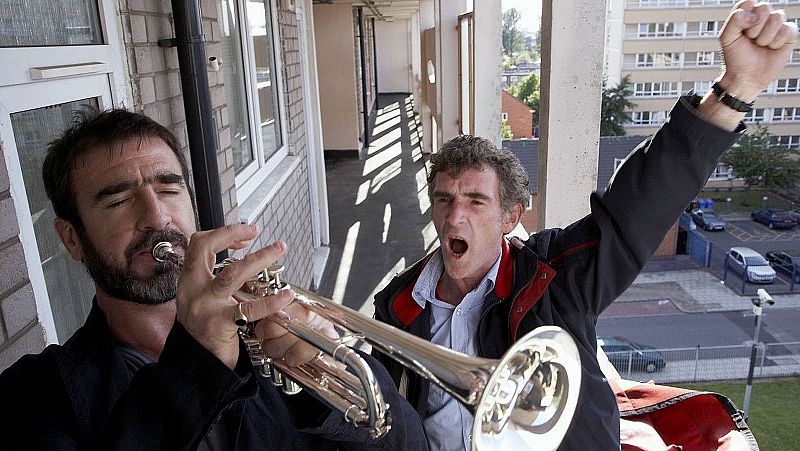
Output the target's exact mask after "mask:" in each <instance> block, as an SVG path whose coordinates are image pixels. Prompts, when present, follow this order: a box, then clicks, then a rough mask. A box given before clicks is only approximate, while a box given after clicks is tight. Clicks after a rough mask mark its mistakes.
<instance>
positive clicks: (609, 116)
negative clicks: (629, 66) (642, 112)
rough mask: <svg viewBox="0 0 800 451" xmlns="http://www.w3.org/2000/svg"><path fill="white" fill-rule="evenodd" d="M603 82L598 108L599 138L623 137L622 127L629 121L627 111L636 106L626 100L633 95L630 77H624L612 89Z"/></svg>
mask: <svg viewBox="0 0 800 451" xmlns="http://www.w3.org/2000/svg"><path fill="white" fill-rule="evenodd" d="M606 85H607V80H604V81H603V100H602V104H601V107H600V136H624V135H625V129H624V128H623V125H624V124H625V123H627V122H630V121H631V118H630V116H628V113H627V110H629V109H630V108H632V107H634V106H636V105H635V104H634V103H633V102H631V101H630V100H628V97H630V96H631V95H632V94H633V91H632V90H631V77H630V75H626V76H625V77H624V78H623V79H622V80H620V82H619V84H618V85H617V86H616V87H614V88H609V87H608V86H606Z"/></svg>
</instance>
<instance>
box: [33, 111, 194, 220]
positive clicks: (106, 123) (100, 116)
mask: <svg viewBox="0 0 800 451" xmlns="http://www.w3.org/2000/svg"><path fill="white" fill-rule="evenodd" d="M147 138H158V139H161V140H162V141H164V143H166V144H167V145H168V146H169V148H170V149H172V152H173V153H174V154H175V157H176V158H177V159H178V162H179V163H180V165H181V175H182V176H183V179H184V181H185V182H186V184H187V187H189V168H188V166H187V164H186V158H184V156H183V154H182V153H181V152H180V149H179V148H178V142H177V140H176V139H175V136H174V135H173V134H172V133H171V132H170V131H169V130H167V129H166V128H165V127H164V126H163V125H161V124H159V123H158V122H156V121H154V120H153V119H150V118H149V117H147V116H145V115H143V114H139V113H134V112H131V111H127V110H124V109H111V110H105V111H99V110H96V109H87V110H82V111H78V112H76V113H75V119H74V121H73V124H72V126H71V127H70V128H68V129H66V130H65V131H64V133H62V134H61V136H60V137H59V138H57V139H55V140H53V141H52V142H51V143H50V144H49V145H48V146H47V156H46V157H45V159H44V163H43V164H42V179H43V180H44V189H45V192H46V193H47V197H48V198H49V199H50V202H51V203H52V204H53V210H54V211H55V213H56V216H57V217H59V218H62V219H65V220H67V221H69V222H70V223H72V224H73V225H74V226H76V227H82V225H83V224H82V222H81V219H80V217H79V216H78V208H77V205H76V203H75V193H74V192H73V191H72V170H73V169H74V168H75V163H76V161H77V159H78V157H80V156H82V155H85V154H86V153H88V152H89V151H90V150H93V149H96V148H98V147H105V148H106V149H107V151H108V152H109V153H111V152H112V151H113V149H114V148H115V147H116V146H117V145H120V144H122V143H123V142H125V141H128V140H130V139H138V140H139V143H141V142H142V141H143V140H145V139H147ZM188 190H189V197H190V198H191V201H192V206H194V193H193V192H192V190H191V187H189V188H188Z"/></svg>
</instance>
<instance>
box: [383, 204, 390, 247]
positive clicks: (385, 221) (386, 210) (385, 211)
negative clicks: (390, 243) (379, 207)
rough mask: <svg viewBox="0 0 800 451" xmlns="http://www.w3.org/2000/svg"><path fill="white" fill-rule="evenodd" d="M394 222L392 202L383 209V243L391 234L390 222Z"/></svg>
mask: <svg viewBox="0 0 800 451" xmlns="http://www.w3.org/2000/svg"><path fill="white" fill-rule="evenodd" d="M391 223H392V204H386V207H385V208H384V209H383V237H382V241H381V242H382V243H384V244H385V243H386V238H387V237H388V236H389V224H391Z"/></svg>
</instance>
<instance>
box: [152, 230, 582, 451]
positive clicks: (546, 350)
mask: <svg viewBox="0 0 800 451" xmlns="http://www.w3.org/2000/svg"><path fill="white" fill-rule="evenodd" d="M153 257H154V258H155V259H156V260H158V261H172V262H173V263H175V264H178V265H182V263H183V257H182V256H180V255H179V254H177V253H175V252H174V251H173V249H172V244H171V243H168V242H161V243H158V244H157V245H156V246H155V247H154V248H153ZM225 264H226V263H225V262H223V263H222V264H220V265H218V266H224V265H225ZM283 272H284V267H283V266H281V265H273V266H271V267H269V268H266V269H265V270H264V271H262V272H260V273H259V274H258V275H256V277H254V278H253V279H251V280H249V281H248V282H246V283H245V284H244V286H242V287H241V288H240V289H239V290H238V291H237V292H236V293H234V295H233V297H234V299H236V300H237V301H238V302H251V301H254V300H257V299H259V298H261V297H264V296H265V295H268V294H271V293H275V292H276V290H282V289H285V288H288V287H289V284H287V283H286V282H285V281H284V280H283ZM291 288H292V290H293V291H294V292H295V298H294V300H293V302H297V303H299V304H302V305H303V306H304V307H305V308H307V309H308V310H310V311H312V312H314V313H316V314H318V315H320V316H322V318H324V319H325V320H327V321H329V322H330V323H332V324H334V325H335V326H336V327H337V328H339V329H340V330H342V331H344V334H343V336H342V337H339V338H330V337H328V336H327V335H325V334H323V333H322V332H320V331H318V330H315V329H313V328H311V327H309V326H308V325H306V324H305V323H304V322H302V321H299V320H297V319H295V318H292V317H290V316H289V315H288V314H286V313H285V312H279V313H278V314H276V315H273V316H270V317H268V318H265V319H269V320H270V321H274V322H276V323H277V324H279V325H281V326H282V327H285V328H286V329H287V330H289V332H291V333H292V334H294V335H295V336H297V337H298V338H300V339H302V340H304V341H306V342H307V343H309V344H311V345H313V346H315V347H316V348H318V349H319V350H320V354H319V355H318V357H317V358H315V359H313V360H311V361H310V362H307V363H305V364H302V365H299V366H297V367H291V366H288V365H286V364H285V363H283V362H282V361H281V360H279V359H271V358H270V357H269V356H267V355H265V354H264V352H263V350H262V348H261V341H260V340H259V339H258V338H257V337H256V336H255V332H254V323H246V324H245V325H243V326H240V328H239V334H240V336H241V337H242V339H243V341H244V343H245V345H246V347H247V350H248V353H249V355H250V360H251V362H252V363H253V365H254V366H255V367H256V368H257V369H258V371H259V373H260V374H261V375H262V376H264V377H267V378H269V379H270V380H271V381H272V383H273V384H275V385H277V386H280V387H281V389H282V390H283V391H284V392H285V393H287V394H293V393H297V392H299V391H300V390H301V387H302V388H305V389H307V390H308V391H309V392H311V393H312V394H313V395H315V396H317V397H318V398H319V399H321V400H322V401H323V402H325V403H327V404H328V405H329V406H331V408H334V409H336V410H338V411H340V412H342V413H343V415H344V418H345V419H346V420H347V421H348V422H351V423H353V424H354V425H356V426H357V427H366V428H368V430H369V433H370V435H371V436H372V437H375V438H377V437H381V436H383V435H385V434H386V433H387V432H388V431H389V429H390V428H391V416H390V406H389V405H388V404H386V402H385V401H384V399H383V395H382V392H381V388H380V386H379V385H378V383H377V380H376V378H375V376H374V374H373V373H372V369H371V368H370V367H369V365H368V364H367V363H366V361H365V360H364V359H363V358H362V357H361V356H360V355H359V354H358V353H357V352H356V351H354V350H353V349H352V346H354V343H355V342H357V341H364V342H366V343H368V344H370V345H371V346H372V347H373V349H377V350H378V351H380V352H381V353H383V354H385V355H387V356H388V357H390V358H392V359H394V360H396V361H397V362H399V363H401V364H402V365H403V366H405V367H406V368H408V369H410V370H412V371H414V372H416V373H417V374H419V375H420V376H422V377H424V378H425V379H427V380H429V381H430V382H431V383H434V384H436V385H438V386H440V387H441V388H442V389H444V390H445V391H446V392H447V393H449V394H450V395H451V396H452V397H453V398H455V399H456V400H458V401H459V402H461V403H463V404H464V405H466V406H467V407H468V408H470V410H472V412H473V414H474V420H473V424H472V449H473V450H477V449H490V448H491V447H495V448H497V447H499V448H498V449H505V448H509V449H510V448H512V447H524V448H526V449H542V450H554V449H556V448H558V445H559V444H560V443H561V440H562V439H563V438H564V435H565V434H566V432H567V429H568V428H569V425H570V423H571V420H572V416H573V414H574V412H575V408H576V406H577V401H578V393H579V391H580V380H581V369H580V357H579V355H578V350H577V347H576V345H575V341H574V340H573V338H572V337H571V336H570V335H569V334H568V333H567V332H565V331H564V330H562V329H561V328H559V327H556V326H542V327H539V328H537V329H535V330H533V331H531V332H529V333H528V334H526V335H525V336H524V337H522V338H521V339H519V340H518V341H517V342H516V343H514V344H513V345H512V346H511V348H510V349H509V350H508V351H506V353H505V354H504V355H503V356H502V357H501V358H500V359H497V360H494V359H486V358H481V357H472V356H468V355H466V354H462V353H459V352H456V351H453V350H450V349H448V348H445V347H443V346H439V345H436V344H432V343H430V342H429V341H426V340H423V339H421V338H419V337H416V336H414V335H412V334H409V333H407V332H405V331H402V330H399V329H397V328H395V327H393V326H390V325H388V324H384V323H382V322H380V321H377V320H375V319H373V318H370V317H368V316H365V315H363V314H361V313H359V312H356V311H354V310H352V309H350V308H347V307H345V306H343V305H341V304H338V303H336V302H334V301H332V300H329V299H326V298H324V297H322V296H319V295H317V294H315V293H311V292H310V291H308V290H305V289H302V288H300V287H297V286H292V287H291ZM343 366H344V368H343ZM348 369H349V371H348Z"/></svg>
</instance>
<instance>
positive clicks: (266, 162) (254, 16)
mask: <svg viewBox="0 0 800 451" xmlns="http://www.w3.org/2000/svg"><path fill="white" fill-rule="evenodd" d="M218 6H219V17H220V33H221V39H220V41H221V47H222V53H223V56H222V58H223V61H226V62H229V64H226V66H225V71H224V74H225V96H226V99H227V100H228V107H229V108H228V117H229V121H230V134H231V147H232V150H233V163H234V169H235V170H236V187H237V192H238V194H239V197H240V198H246V197H248V196H249V195H250V194H251V193H252V192H253V191H254V190H255V188H256V187H258V185H259V184H260V183H261V182H262V181H263V180H264V178H265V177H266V176H267V175H268V174H269V173H270V172H271V171H272V170H273V169H274V168H275V167H276V166H277V164H278V163H279V162H280V161H281V160H282V159H283V157H285V156H286V155H287V146H286V145H285V143H286V139H285V127H284V123H285V122H284V120H283V111H282V105H283V102H282V95H283V89H281V86H282V79H281V74H280V71H279V70H277V68H278V67H280V60H279V56H280V55H279V54H280V52H279V51H278V50H279V49H280V46H279V44H278V41H277V38H276V35H277V26H276V25H277V24H276V15H275V11H274V8H273V6H274V5H273V2H272V1H270V0H220V2H219V5H218Z"/></svg>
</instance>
